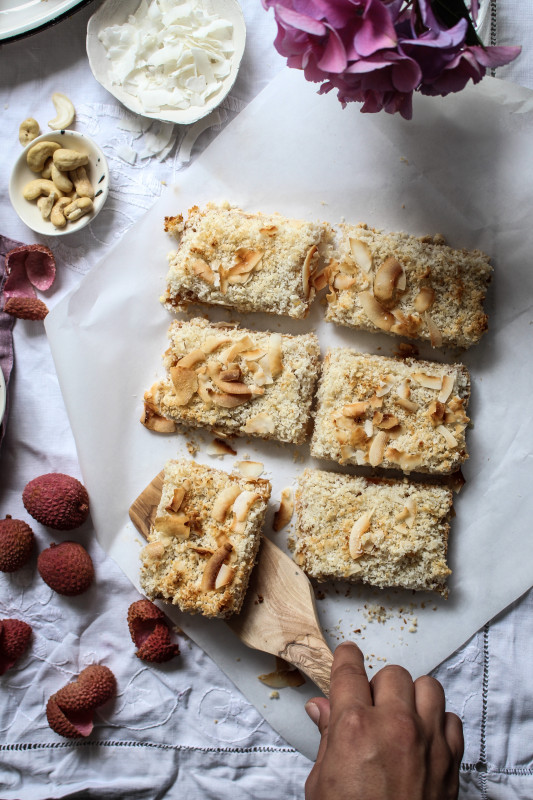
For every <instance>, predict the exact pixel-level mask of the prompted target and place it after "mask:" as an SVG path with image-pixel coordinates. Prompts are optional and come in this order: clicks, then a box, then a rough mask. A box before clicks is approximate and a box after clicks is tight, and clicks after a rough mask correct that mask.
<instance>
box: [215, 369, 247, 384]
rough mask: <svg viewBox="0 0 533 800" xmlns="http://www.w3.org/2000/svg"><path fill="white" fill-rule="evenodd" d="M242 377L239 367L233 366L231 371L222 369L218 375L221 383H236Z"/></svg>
mask: <svg viewBox="0 0 533 800" xmlns="http://www.w3.org/2000/svg"><path fill="white" fill-rule="evenodd" d="M241 377H242V373H241V369H240V367H237V366H234V367H232V368H231V369H224V370H222V372H221V373H220V380H221V381H230V382H231V381H238V380H240V379H241Z"/></svg>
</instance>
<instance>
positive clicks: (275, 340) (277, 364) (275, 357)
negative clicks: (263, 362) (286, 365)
mask: <svg viewBox="0 0 533 800" xmlns="http://www.w3.org/2000/svg"><path fill="white" fill-rule="evenodd" d="M268 366H269V368H270V374H271V375H272V377H273V378H275V377H276V376H277V375H280V374H281V372H282V370H283V363H282V353H281V333H273V334H272V336H270V338H269V342H268Z"/></svg>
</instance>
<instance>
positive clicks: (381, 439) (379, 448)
mask: <svg viewBox="0 0 533 800" xmlns="http://www.w3.org/2000/svg"><path fill="white" fill-rule="evenodd" d="M388 440H389V434H388V433H385V431H379V432H378V433H376V435H375V436H374V438H373V439H372V444H371V445H370V450H369V451H368V461H369V463H370V464H371V465H372V466H373V467H377V466H379V464H381V462H382V461H383V455H384V453H385V447H386V445H387V442H388Z"/></svg>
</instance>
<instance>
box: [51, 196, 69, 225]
mask: <svg viewBox="0 0 533 800" xmlns="http://www.w3.org/2000/svg"><path fill="white" fill-rule="evenodd" d="M71 203H72V198H71V197H60V198H59V200H58V201H57V203H56V204H55V205H54V207H53V208H52V213H51V214H50V222H51V223H52V224H53V225H55V227H56V228H64V227H65V225H66V224H67V218H66V217H65V215H64V213H63V212H64V210H65V208H66V207H67V206H69V205H71Z"/></svg>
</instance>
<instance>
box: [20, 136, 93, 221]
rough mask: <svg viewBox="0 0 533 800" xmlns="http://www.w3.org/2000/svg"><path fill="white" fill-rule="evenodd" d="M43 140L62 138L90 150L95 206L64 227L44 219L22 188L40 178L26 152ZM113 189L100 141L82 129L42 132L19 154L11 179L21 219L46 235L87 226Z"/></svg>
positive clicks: (76, 147)
mask: <svg viewBox="0 0 533 800" xmlns="http://www.w3.org/2000/svg"><path fill="white" fill-rule="evenodd" d="M42 141H47V142H48V141H50V142H59V143H60V144H61V147H66V148H70V149H72V150H78V151H79V152H86V153H87V154H88V156H89V164H88V165H87V167H86V168H85V169H86V170H87V174H88V177H89V179H90V181H91V183H92V185H93V187H94V191H95V198H94V200H93V203H94V209H93V211H92V212H91V213H90V214H86V215H85V216H84V217H80V219H79V220H76V222H67V224H66V225H65V227H64V228H56V227H55V226H54V225H53V224H52V223H51V222H50V220H47V219H43V218H42V217H41V212H40V211H39V209H38V208H37V203H36V202H35V201H33V200H32V201H29V200H25V199H24V197H23V195H22V192H23V190H24V187H25V186H26V184H27V183H29V182H30V181H32V180H34V179H35V178H39V177H40V176H39V174H38V173H36V172H32V171H31V169H30V168H29V167H28V164H27V162H26V154H27V152H28V150H29V149H30V148H31V147H33V145H35V144H37V143H38V142H42ZM108 192H109V168H108V166H107V159H106V157H105V155H104V154H103V152H102V150H101V149H100V148H99V147H98V145H97V144H96V142H94V141H93V140H92V139H90V138H89V137H88V136H86V135H85V134H84V133H79V132H78V131H50V133H42V134H41V135H40V136H38V137H37V138H36V139H34V140H33V142H30V143H29V144H28V145H26V147H25V148H24V150H23V151H22V153H21V154H20V155H19V157H18V158H17V160H16V161H15V164H14V166H13V171H12V173H11V180H10V181H9V199H10V200H11V205H12V206H13V208H14V209H15V211H16V212H17V214H18V215H19V217H20V219H21V220H22V221H23V222H24V223H25V224H26V225H27V226H28V227H29V228H31V229H32V230H33V231H35V232H36V233H42V234H44V235H45V236H65V235H66V234H69V233H75V232H76V231H79V230H80V228H84V227H85V225H88V224H89V222H92V221H93V219H94V218H95V217H96V215H97V214H98V213H99V211H100V210H101V209H102V207H103V205H104V203H105V201H106V199H107V195H108Z"/></svg>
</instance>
